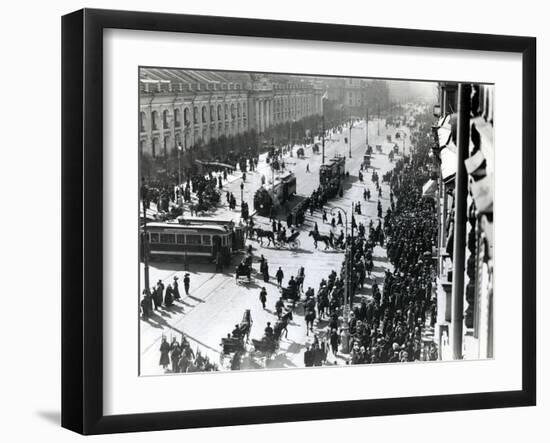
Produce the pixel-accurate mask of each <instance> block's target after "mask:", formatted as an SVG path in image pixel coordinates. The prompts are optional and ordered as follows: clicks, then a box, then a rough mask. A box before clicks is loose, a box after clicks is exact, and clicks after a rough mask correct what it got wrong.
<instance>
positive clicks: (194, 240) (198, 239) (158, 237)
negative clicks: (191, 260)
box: [149, 232, 227, 246]
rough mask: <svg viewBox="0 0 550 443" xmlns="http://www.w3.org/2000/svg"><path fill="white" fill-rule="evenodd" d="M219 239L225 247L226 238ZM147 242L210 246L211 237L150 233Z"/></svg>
mask: <svg viewBox="0 0 550 443" xmlns="http://www.w3.org/2000/svg"><path fill="white" fill-rule="evenodd" d="M219 238H221V244H222V245H223V246H225V245H227V238H226V237H219ZM149 241H150V242H151V243H163V244H168V245H173V244H178V245H203V246H211V245H212V236H211V235H196V234H161V233H158V232H151V233H150V234H149Z"/></svg>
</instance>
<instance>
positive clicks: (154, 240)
mask: <svg viewBox="0 0 550 443" xmlns="http://www.w3.org/2000/svg"><path fill="white" fill-rule="evenodd" d="M149 241H150V242H151V243H158V242H159V235H158V233H157V232H151V233H150V234H149Z"/></svg>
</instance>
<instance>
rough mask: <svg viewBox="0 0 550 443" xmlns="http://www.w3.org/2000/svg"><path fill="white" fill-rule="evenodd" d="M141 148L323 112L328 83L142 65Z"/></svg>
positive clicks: (157, 148)
mask: <svg viewBox="0 0 550 443" xmlns="http://www.w3.org/2000/svg"><path fill="white" fill-rule="evenodd" d="M139 91H140V95H139V100H140V113H139V149H140V154H144V153H146V154H149V155H150V156H152V157H153V158H155V157H158V156H164V157H166V156H168V155H169V153H170V152H171V151H172V150H174V149H176V148H177V147H178V146H181V147H182V148H183V149H187V148H190V147H192V146H195V145H199V144H208V143H209V142H210V141H212V140H215V139H218V138H219V137H221V136H222V135H225V136H226V137H228V136H234V135H238V134H243V133H245V132H247V131H252V130H254V131H256V132H257V133H258V134H262V133H263V132H264V131H265V130H266V129H268V128H270V127H272V126H274V125H277V124H279V123H285V122H289V121H298V120H300V119H302V118H304V117H307V116H310V115H316V114H321V113H322V106H323V104H322V98H321V97H322V95H323V92H324V90H323V88H321V87H319V86H316V85H315V84H314V83H313V82H310V81H307V79H304V78H303V77H296V76H285V75H262V74H247V73H235V72H221V71H201V70H191V69H163V68H142V69H141V70H140V78H139Z"/></svg>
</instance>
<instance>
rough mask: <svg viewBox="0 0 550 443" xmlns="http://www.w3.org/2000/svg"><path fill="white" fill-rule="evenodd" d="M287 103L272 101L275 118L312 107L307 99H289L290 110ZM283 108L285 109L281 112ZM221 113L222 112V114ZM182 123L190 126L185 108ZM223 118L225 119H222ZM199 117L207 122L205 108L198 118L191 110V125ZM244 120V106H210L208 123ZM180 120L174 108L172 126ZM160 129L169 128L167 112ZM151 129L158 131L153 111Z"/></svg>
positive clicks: (142, 118)
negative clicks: (236, 119)
mask: <svg viewBox="0 0 550 443" xmlns="http://www.w3.org/2000/svg"><path fill="white" fill-rule="evenodd" d="M287 104H288V101H287V99H286V98H284V99H279V100H275V101H274V111H275V112H274V113H275V115H276V116H283V115H284V116H287V115H288V114H290V113H291V112H293V113H294V114H296V113H297V112H300V111H301V110H302V108H303V109H304V110H306V112H309V111H310V110H311V107H312V100H311V98H308V97H303V98H297V99H294V98H291V99H290V108H288V107H287ZM283 107H285V108H286V109H284V110H283ZM222 111H223V112H222ZM183 113H184V115H183V121H184V122H185V125H186V126H188V125H190V124H191V120H190V115H189V114H190V111H189V109H188V108H185V109H184V111H183ZM224 116H225V118H224ZM199 117H200V120H201V121H202V123H206V122H207V121H208V116H207V107H206V106H203V107H202V108H201V110H200V116H199V108H198V107H197V106H195V107H194V108H193V123H194V124H198V123H199ZM241 117H242V118H246V104H245V103H243V104H242V105H241V103H237V106H235V104H234V103H233V104H231V105H227V104H226V105H224V106H223V107H222V105H218V107H217V109H216V108H215V107H214V106H213V105H212V106H210V121H211V122H213V121H216V120H217V121H222V120H224V119H225V120H229V119H230V118H231V120H234V119H235V118H241ZM181 123H182V119H181V110H180V109H178V108H176V109H175V110H174V126H175V127H176V128H179V127H181ZM162 127H163V129H169V127H170V114H169V112H168V110H164V111H163V112H162ZM151 128H152V130H153V131H157V130H158V129H159V113H158V111H153V112H152V113H151ZM140 130H141V132H145V131H146V114H145V112H141V113H140Z"/></svg>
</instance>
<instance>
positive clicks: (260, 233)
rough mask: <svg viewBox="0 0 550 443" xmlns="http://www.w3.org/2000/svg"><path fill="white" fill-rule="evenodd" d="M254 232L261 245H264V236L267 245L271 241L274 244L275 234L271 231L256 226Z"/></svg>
mask: <svg viewBox="0 0 550 443" xmlns="http://www.w3.org/2000/svg"><path fill="white" fill-rule="evenodd" d="M254 232H255V233H256V238H257V239H258V241H259V242H260V245H261V246H263V245H264V242H263V239H264V238H267V240H268V243H267V244H268V245H270V244H271V243H273V244H275V236H274V235H273V231H266V230H265V229H259V228H256V229H254Z"/></svg>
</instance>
